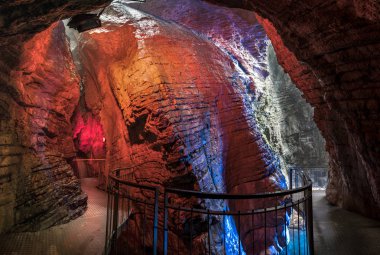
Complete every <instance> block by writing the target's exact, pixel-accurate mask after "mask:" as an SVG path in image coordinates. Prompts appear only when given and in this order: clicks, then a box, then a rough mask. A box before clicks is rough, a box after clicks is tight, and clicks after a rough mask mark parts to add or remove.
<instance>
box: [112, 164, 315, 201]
mask: <svg viewBox="0 0 380 255" xmlns="http://www.w3.org/2000/svg"><path fill="white" fill-rule="evenodd" d="M153 162H155V163H157V162H156V161H148V162H146V163H141V164H138V165H134V166H131V167H123V168H117V169H115V170H113V171H111V173H110V174H109V178H111V179H112V180H114V181H117V182H119V183H122V184H125V185H129V186H132V187H135V188H145V189H149V190H155V189H156V188H158V186H151V185H146V184H139V183H135V182H131V181H127V180H124V179H121V178H120V177H116V175H114V173H116V172H117V171H120V170H127V169H132V168H135V167H138V166H142V165H145V164H147V163H153ZM298 172H299V173H301V175H302V176H301V177H302V178H303V179H304V182H306V184H305V185H303V186H302V187H299V188H290V189H287V190H281V191H273V192H264V193H255V194H228V193H210V192H202V191H195V190H186V189H177V188H170V187H168V188H164V193H165V192H166V193H173V194H177V195H182V196H192V197H197V198H209V199H259V198H268V197H279V196H287V195H290V194H294V193H298V192H302V191H305V190H307V189H308V188H310V187H311V186H312V182H311V180H310V178H309V177H308V176H307V175H306V174H305V173H304V172H303V171H300V170H298Z"/></svg>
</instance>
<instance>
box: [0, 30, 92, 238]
mask: <svg viewBox="0 0 380 255" xmlns="http://www.w3.org/2000/svg"><path fill="white" fill-rule="evenodd" d="M1 56H2V57H1V60H0V72H1V80H0V82H1V84H0V124H1V125H0V127H1V130H0V155H1V160H0V191H1V192H0V232H5V231H8V230H20V231H22V230H28V231H30V230H38V229H42V228H47V227H49V226H52V225H54V224H59V223H64V222H67V221H69V220H70V219H73V218H75V217H77V216H78V215H81V214H82V213H83V211H84V210H85V208H86V201H87V196H86V195H85V194H83V193H82V192H81V189H80V184H79V181H78V180H77V179H76V178H75V177H74V175H73V172H72V169H71V167H70V166H69V165H68V164H67V162H66V159H67V158H69V157H73V156H74V155H75V151H74V146H73V142H72V134H71V123H70V118H71V115H72V113H73V111H74V108H75V106H76V104H77V103H78V99H79V79H78V76H77V74H76V72H75V68H74V65H73V62H72V59H71V54H70V51H69V48H68V44H67V41H66V35H65V31H64V27H63V24H61V23H56V24H53V25H52V26H50V28H49V29H47V30H45V31H44V32H41V33H39V34H37V35H35V36H34V37H32V38H31V39H30V40H28V41H27V42H25V43H24V44H14V45H12V46H8V47H7V48H3V49H2V50H1Z"/></svg>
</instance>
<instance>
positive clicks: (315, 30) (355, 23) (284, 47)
mask: <svg viewBox="0 0 380 255" xmlns="http://www.w3.org/2000/svg"><path fill="white" fill-rule="evenodd" d="M213 2H218V3H221V4H225V5H230V6H234V7H239V8H245V9H249V10H253V11H256V12H257V13H258V14H259V15H261V16H262V17H264V18H265V19H261V18H259V19H260V20H261V23H262V24H263V26H264V28H265V30H266V32H267V34H268V36H269V37H270V39H271V40H272V43H273V45H274V48H275V50H276V53H277V57H278V59H279V62H280V64H281V65H282V66H284V68H285V70H286V72H288V73H289V75H290V77H291V78H292V80H293V81H294V83H295V84H296V85H297V86H298V87H299V88H300V90H301V91H302V92H303V93H304V95H305V98H306V100H307V101H308V102H309V103H310V104H311V105H312V106H313V107H314V108H315V117H314V118H315V121H316V123H317V126H318V127H319V129H320V130H321V132H322V135H323V136H324V137H325V139H326V148H327V151H328V152H329V155H330V172H329V182H330V183H329V185H328V188H327V198H328V200H329V201H330V202H332V203H334V204H338V205H340V206H342V207H344V208H348V209H351V210H355V211H358V212H361V213H363V214H365V215H368V216H371V217H375V218H378V217H379V215H380V214H379V211H380V187H379V185H380V177H379V171H380V161H379V160H378V159H379V156H380V155H379V153H380V151H379V146H378V143H379V139H380V138H379V123H380V122H379V97H380V94H379V86H378V84H379V80H380V76H379V73H380V70H379V55H378V54H377V53H376V52H379V48H380V45H379V41H380V16H379V13H380V12H379V10H380V4H379V3H378V2H376V1H372V0H367V1H356V0H352V1H351V0H342V1H333V0H331V1H327V2H326V1H319V0H316V1H308V2H304V1H291V2H289V1H273V2H268V1H263V0H248V1H228V0H217V1H213Z"/></svg>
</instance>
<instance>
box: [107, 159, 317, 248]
mask: <svg viewBox="0 0 380 255" xmlns="http://www.w3.org/2000/svg"><path fill="white" fill-rule="evenodd" d="M146 164H157V163H156V162H145V163H143V164H140V165H135V166H133V167H128V168H120V169H116V170H114V171H112V172H111V173H110V175H109V178H108V204H107V224H106V226H107V229H106V240H105V241H106V245H105V251H104V252H105V254H131V255H134V254H136V255H137V254H139V255H141V254H154V255H156V254H164V255H167V254H239V255H244V254H254V255H258V254H260V255H264V254H265V255H273V254H280V255H283V254H286V255H288V254H289V255H301V254H307V255H309V254H310V255H313V254H314V242H313V212H312V184H311V181H310V179H309V178H308V176H307V175H306V174H304V173H303V172H302V171H300V170H297V169H293V168H291V169H289V170H288V182H289V188H288V189H287V190H282V191H275V192H269V193H260V194H223V193H204V192H199V191H193V190H183V189H176V188H168V187H167V188H163V187H162V186H159V185H157V186H152V185H145V184H144V183H146V182H147V180H144V178H142V177H136V176H134V169H135V168H141V167H142V168H143V167H146ZM155 181H156V180H149V182H150V183H154V182H155ZM157 183H158V180H157Z"/></svg>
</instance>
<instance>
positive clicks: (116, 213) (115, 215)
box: [111, 169, 120, 249]
mask: <svg viewBox="0 0 380 255" xmlns="http://www.w3.org/2000/svg"><path fill="white" fill-rule="evenodd" d="M116 177H120V170H119V169H118V170H116ZM114 190H115V195H114V204H113V206H114V208H113V223H112V231H111V235H112V246H113V248H115V249H116V240H117V227H118V226H117V224H118V219H119V182H117V181H116V182H115V189H114Z"/></svg>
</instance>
